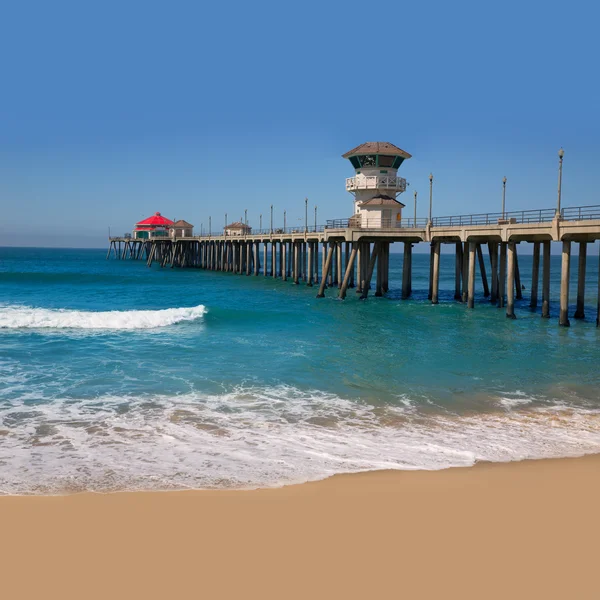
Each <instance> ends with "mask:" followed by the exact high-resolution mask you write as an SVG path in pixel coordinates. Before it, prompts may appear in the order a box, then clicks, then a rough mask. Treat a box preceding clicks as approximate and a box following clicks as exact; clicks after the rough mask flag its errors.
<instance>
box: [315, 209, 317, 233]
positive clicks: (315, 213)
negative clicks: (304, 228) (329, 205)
mask: <svg viewBox="0 0 600 600" xmlns="http://www.w3.org/2000/svg"><path fill="white" fill-rule="evenodd" d="M316 231H317V205H316V204H315V232H316Z"/></svg>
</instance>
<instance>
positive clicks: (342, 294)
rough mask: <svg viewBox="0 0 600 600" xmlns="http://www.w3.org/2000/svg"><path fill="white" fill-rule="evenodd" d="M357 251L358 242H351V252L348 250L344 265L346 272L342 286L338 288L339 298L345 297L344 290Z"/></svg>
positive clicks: (346, 288) (346, 286) (346, 287)
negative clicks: (348, 253) (346, 262)
mask: <svg viewBox="0 0 600 600" xmlns="http://www.w3.org/2000/svg"><path fill="white" fill-rule="evenodd" d="M357 252H358V244H357V243H354V244H352V252H350V257H349V258H348V264H347V265H346V273H345V274H344V281H343V282H342V287H341V288H340V295H339V297H340V299H341V300H344V298H346V291H347V290H348V284H349V283H350V276H351V274H352V271H353V269H354V261H355V259H356V254H357Z"/></svg>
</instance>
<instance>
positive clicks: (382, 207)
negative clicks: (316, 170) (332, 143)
mask: <svg viewBox="0 0 600 600" xmlns="http://www.w3.org/2000/svg"><path fill="white" fill-rule="evenodd" d="M342 156H343V158H347V159H348V160H349V161H350V162H351V163H352V166H353V167H354V169H355V171H356V175H355V176H354V177H349V178H348V179H346V190H347V191H348V192H350V193H351V194H353V195H354V213H353V216H352V225H353V226H354V227H362V228H377V229H380V228H388V227H389V228H394V227H399V226H400V223H401V221H402V209H403V208H404V204H402V203H401V202H399V201H398V200H397V199H396V198H397V196H398V195H399V194H401V193H402V192H404V191H405V190H406V179H403V178H402V177H398V168H399V167H400V165H401V164H402V163H403V162H404V161H405V160H406V159H407V158H411V155H410V154H409V153H408V152H405V151H404V150H402V149H401V148H398V147H397V146H394V144H390V143H389V142H365V143H364V144H361V145H360V146H357V147H356V148H354V149H353V150H350V151H349V152H346V154H343V155H342Z"/></svg>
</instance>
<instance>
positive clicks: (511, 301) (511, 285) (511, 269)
mask: <svg viewBox="0 0 600 600" xmlns="http://www.w3.org/2000/svg"><path fill="white" fill-rule="evenodd" d="M516 255H517V249H516V245H515V243H514V242H508V274H507V282H506V316H507V317H508V318H509V319H516V317H515V277H516V270H517V261H516Z"/></svg>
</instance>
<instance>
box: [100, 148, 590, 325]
mask: <svg viewBox="0 0 600 600" xmlns="http://www.w3.org/2000/svg"><path fill="white" fill-rule="evenodd" d="M344 158H348V159H349V160H350V161H351V162H352V164H353V166H354V168H355V169H356V176H355V177H353V178H349V179H347V181H346V189H347V190H348V191H349V192H350V193H352V194H354V195H355V202H354V203H355V210H354V213H353V215H352V216H351V217H349V218H345V219H337V220H330V221H328V222H327V223H326V225H321V226H319V225H316V223H315V225H311V226H309V225H308V219H307V218H306V219H305V225H304V226H303V227H297V226H296V227H286V226H285V223H284V227H282V228H276V227H273V219H272V210H271V224H270V226H269V228H268V229H262V228H261V229H259V230H258V231H255V230H252V228H251V227H249V226H248V224H247V222H246V223H244V222H241V221H240V222H237V223H234V224H231V225H227V223H226V225H225V227H224V229H223V232H222V233H219V234H217V235H214V234H213V233H212V232H211V231H210V229H209V232H208V234H204V233H203V234H202V235H200V236H194V235H192V234H191V229H185V230H184V229H177V228H174V227H172V226H170V225H169V223H172V222H167V221H168V220H165V219H164V218H163V217H161V215H160V213H156V215H155V216H154V217H151V218H150V219H146V220H145V221H142V222H140V224H138V226H139V227H138V228H136V230H135V231H134V234H136V233H138V234H139V232H140V231H143V232H144V234H143V235H144V237H137V236H134V237H132V236H130V235H127V236H124V237H111V238H110V240H109V244H110V245H109V249H108V254H107V258H110V257H111V256H114V257H115V258H118V259H122V260H125V259H134V260H145V261H146V263H147V265H148V266H151V265H152V264H153V263H158V264H160V266H161V267H171V268H198V269H206V270H211V271H222V272H225V273H232V274H237V275H246V276H251V275H252V276H255V277H258V276H261V277H271V278H280V279H282V280H284V281H287V280H290V281H293V283H294V284H300V283H302V284H305V285H306V286H308V287H312V286H315V287H316V288H317V293H316V296H317V298H323V297H324V296H325V295H326V293H327V294H332V293H333V294H335V295H336V296H337V297H338V298H340V299H342V300H343V299H344V298H346V297H347V294H348V290H349V289H353V290H355V292H356V293H357V294H359V296H360V298H361V299H367V298H368V296H369V293H370V292H372V293H373V295H374V296H377V297H378V296H383V295H385V294H386V293H387V292H388V291H389V255H390V244H393V243H400V244H403V255H404V261H403V272H402V283H401V285H402V289H401V298H402V299H408V298H410V297H411V295H412V255H413V248H414V247H415V245H416V244H419V243H426V244H429V246H430V269H429V290H428V297H429V299H430V301H431V302H432V303H433V304H437V303H438V302H439V279H440V253H441V247H442V244H446V245H448V244H449V245H451V246H452V248H453V250H454V252H455V261H454V279H455V290H454V298H455V300H456V301H458V302H461V303H464V304H466V306H467V307H468V308H469V309H473V308H475V280H476V277H477V276H479V277H480V278H481V281H482V286H483V291H484V297H485V298H486V299H487V300H488V301H489V302H491V303H492V304H495V305H497V306H498V307H500V308H504V309H505V312H506V317H508V318H511V319H514V318H516V315H515V300H520V299H522V289H523V286H522V281H523V280H525V278H526V277H527V275H526V274H524V273H522V272H521V271H520V269H519V256H518V247H519V244H522V243H530V244H533V266H532V273H531V283H530V286H529V290H530V308H531V309H532V310H535V309H537V308H538V305H539V306H540V310H541V316H542V317H545V318H547V317H549V316H550V256H551V244H552V243H553V242H554V243H559V244H561V251H562V267H561V283H560V303H559V304H560V306H559V324H560V325H561V326H565V327H568V326H569V325H570V319H569V317H570V315H569V314H568V308H569V285H570V277H571V274H570V270H571V268H570V265H571V261H570V257H571V249H572V246H573V245H574V244H578V246H579V259H578V269H577V300H576V310H575V312H574V314H573V318H575V319H583V318H585V307H584V297H585V278H586V259H587V245H588V244H589V243H593V242H594V241H596V240H598V239H600V205H595V206H581V207H566V208H562V207H561V205H560V201H561V198H560V196H561V175H562V159H563V154H562V150H561V153H559V158H560V172H559V186H558V205H557V207H556V208H544V209H540V210H523V211H511V212H506V211H505V210H504V202H503V210H502V212H500V213H485V214H471V215H454V216H446V217H434V216H433V215H432V185H433V176H430V178H429V182H430V197H429V200H430V203H429V217H428V218H426V219H418V218H416V194H415V213H414V217H413V218H408V219H406V218H403V216H402V209H403V208H405V205H404V204H402V203H401V202H399V201H398V200H397V199H396V197H397V195H399V194H400V193H402V192H403V191H405V189H406V181H405V180H404V179H402V178H400V177H397V173H396V171H397V169H398V167H399V166H400V164H401V163H402V162H403V160H405V159H407V158H410V155H409V154H408V153H406V152H404V151H403V150H401V149H399V148H397V147H396V146H393V145H392V144H389V143H386V142H367V143H366V144H362V145H361V146H358V147H357V148H355V149H354V150H352V151H350V152H349V153H346V154H345V155H344ZM382 167H385V168H382ZM503 183H504V186H505V184H506V179H505V180H504V182H503ZM149 222H150V223H154V225H153V226H155V227H157V228H158V230H156V231H154V233H148V232H147V231H146V230H147V228H148V223H149ZM184 223H185V222H184ZM173 225H174V224H173ZM186 226H189V228H191V227H192V226H191V225H190V224H189V223H186ZM178 232H180V233H182V234H184V235H182V236H177V235H176V234H177V233H178ZM486 255H487V261H486ZM540 275H541V280H542V281H541V295H540V293H539V291H540ZM596 325H597V326H598V325H600V273H599V275H598V304H597V310H596Z"/></svg>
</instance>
